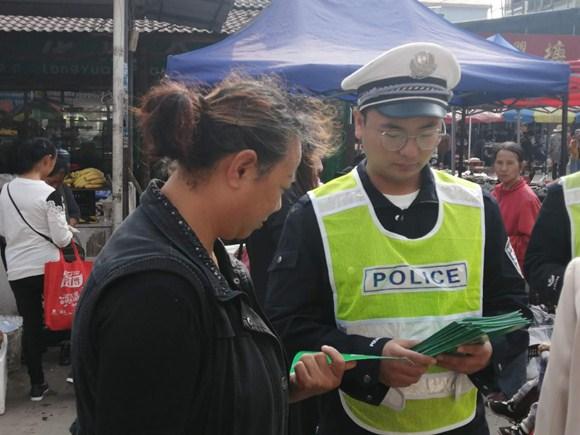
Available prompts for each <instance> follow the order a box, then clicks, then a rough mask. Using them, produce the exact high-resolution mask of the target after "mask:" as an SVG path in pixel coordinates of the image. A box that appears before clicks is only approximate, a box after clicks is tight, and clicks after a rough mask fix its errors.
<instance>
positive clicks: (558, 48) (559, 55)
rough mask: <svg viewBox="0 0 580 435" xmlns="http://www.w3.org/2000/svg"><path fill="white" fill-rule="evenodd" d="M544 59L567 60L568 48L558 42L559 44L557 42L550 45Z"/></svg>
mask: <svg viewBox="0 0 580 435" xmlns="http://www.w3.org/2000/svg"><path fill="white" fill-rule="evenodd" d="M544 59H551V60H566V46H565V45H564V43H563V42H562V41H560V40H558V42H556V43H555V44H554V45H552V44H548V48H546V55H545V56H544Z"/></svg>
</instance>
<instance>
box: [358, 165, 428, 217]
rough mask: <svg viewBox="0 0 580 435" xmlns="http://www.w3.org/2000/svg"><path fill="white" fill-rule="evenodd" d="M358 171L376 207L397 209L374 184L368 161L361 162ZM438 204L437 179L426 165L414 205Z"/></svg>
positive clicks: (422, 171) (422, 170)
mask: <svg viewBox="0 0 580 435" xmlns="http://www.w3.org/2000/svg"><path fill="white" fill-rule="evenodd" d="M356 169H357V171H358V174H359V177H360V179H361V182H362V185H363V187H364V189H365V191H366V192H367V195H368V196H369V199H370V200H371V202H372V204H373V206H374V207H376V208H383V207H396V206H395V205H394V204H393V203H392V202H391V201H389V200H388V199H387V198H385V196H384V195H383V194H382V193H381V192H380V191H379V190H378V189H377V188H376V187H375V185H374V184H373V183H372V181H371V179H370V177H369V174H368V173H367V160H366V159H364V160H363V161H362V162H360V163H359V164H358V166H357V168H356ZM438 202H439V199H438V198H437V190H436V189H435V178H434V177H433V172H431V168H430V167H429V165H425V167H424V168H423V169H421V186H420V187H419V194H418V195H417V198H416V199H415V201H413V205H414V204H420V203H438ZM411 207H412V205H411Z"/></svg>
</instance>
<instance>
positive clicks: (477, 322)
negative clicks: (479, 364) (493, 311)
mask: <svg viewBox="0 0 580 435" xmlns="http://www.w3.org/2000/svg"><path fill="white" fill-rule="evenodd" d="M528 324H529V320H528V319H526V318H525V317H524V316H523V315H522V313H521V312H520V311H514V312H511V313H507V314H501V315H499V316H491V317H466V318H464V319H461V320H458V321H456V322H451V323H450V324H449V325H447V326H445V327H444V328H442V329H440V330H439V331H437V332H436V333H435V334H433V335H431V336H430V337H428V338H426V339H425V340H423V341H422V342H421V343H419V344H417V345H416V346H415V347H413V349H412V350H414V351H415V352H419V353H422V354H424V355H428V356H437V355H439V354H442V353H450V352H454V351H455V350H456V349H457V348H458V347H459V346H461V345H463V344H470V343H481V342H484V341H485V340H487V339H488V338H492V337H498V336H500V335H504V334H507V333H509V332H513V331H516V330H518V329H521V328H524V327H526V326H527V325H528Z"/></svg>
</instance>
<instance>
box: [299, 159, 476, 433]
mask: <svg viewBox="0 0 580 435" xmlns="http://www.w3.org/2000/svg"><path fill="white" fill-rule="evenodd" d="M433 175H434V178H435V185H436V191H437V196H438V199H439V213H438V219H437V222H436V224H435V226H434V227H433V229H432V230H431V231H430V232H429V233H428V234H426V235H425V236H423V237H421V238H418V239H408V238H406V237H404V236H401V235H399V234H396V233H393V232H390V231H388V230H386V229H385V228H384V227H383V226H382V225H381V223H380V222H379V219H378V218H377V215H376V214H375V211H374V209H373V206H372V204H371V202H370V199H369V198H368V196H367V194H366V191H365V190H364V188H363V186H362V183H361V180H360V178H359V175H358V172H357V170H356V168H355V169H354V170H353V171H352V172H350V173H349V174H346V175H344V176H342V177H340V178H337V179H335V180H332V181H331V182H329V183H327V184H325V185H323V186H321V187H319V188H317V189H316V190H314V191H312V192H310V193H309V195H310V198H311V200H312V204H313V208H314V212H315V214H316V217H317V221H318V226H319V228H320V232H321V235H322V241H323V245H324V252H325V256H326V262H327V265H328V273H329V279H330V284H331V286H332V291H333V297H334V313H335V318H336V322H337V325H338V328H340V329H341V330H343V331H345V332H346V333H347V334H357V335H363V336H366V337H373V338H374V337H392V338H403V339H417V340H421V339H424V338H426V337H428V336H429V335H431V334H432V333H434V332H435V331H437V330H439V329H440V328H442V327H443V326H445V325H447V324H448V323H450V322H452V321H453V320H457V319H461V318H464V317H469V316H480V315H481V311H482V280H483V256H484V243H485V237H484V235H485V229H484V222H485V220H484V207H483V195H482V192H481V188H480V187H479V186H478V185H476V184H474V183H470V182H467V181H465V180H461V179H458V178H456V177H452V176H450V175H448V174H445V173H442V172H437V171H433ZM339 394H340V398H341V401H342V405H343V407H344V410H345V411H346V413H347V414H348V415H349V416H350V418H351V419H352V420H353V421H354V422H355V423H357V424H358V425H359V426H361V427H363V428H365V429H366V430H368V431H370V432H373V433H377V434H438V433H441V432H446V431H449V430H452V429H454V428H458V427H462V426H464V425H466V424H467V423H468V422H469V421H471V420H472V419H473V417H474V416H475V410H476V401H477V390H476V388H475V387H474V385H473V384H472V383H471V381H470V380H469V378H468V377H467V376H466V375H462V374H459V373H456V372H450V371H447V370H445V369H442V368H440V367H437V366H435V367H433V368H432V369H431V370H430V371H429V372H428V373H426V374H425V375H424V376H422V377H421V379H420V380H419V382H417V383H416V384H414V385H411V386H409V387H406V388H390V389H389V392H388V393H387V395H386V396H385V398H384V400H383V402H382V403H381V404H380V405H379V406H374V405H371V404H368V403H365V402H363V401H359V400H357V399H355V398H353V397H351V396H349V395H348V394H346V393H344V392H343V391H339Z"/></svg>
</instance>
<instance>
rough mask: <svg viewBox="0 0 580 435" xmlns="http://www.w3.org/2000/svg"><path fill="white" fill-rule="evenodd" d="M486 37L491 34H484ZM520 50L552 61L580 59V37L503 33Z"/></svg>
mask: <svg viewBox="0 0 580 435" xmlns="http://www.w3.org/2000/svg"><path fill="white" fill-rule="evenodd" d="M482 35H484V36H485V37H488V36H490V33H486V34H482ZM501 35H502V36H503V37H504V38H505V39H507V40H508V41H509V42H510V43H511V44H512V45H514V46H515V47H516V48H518V49H519V50H521V51H523V52H525V53H528V54H533V55H536V56H540V57H543V58H544V59H551V60H575V59H580V36H577V35H545V34H542V35H533V34H528V33H502V34H501Z"/></svg>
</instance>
